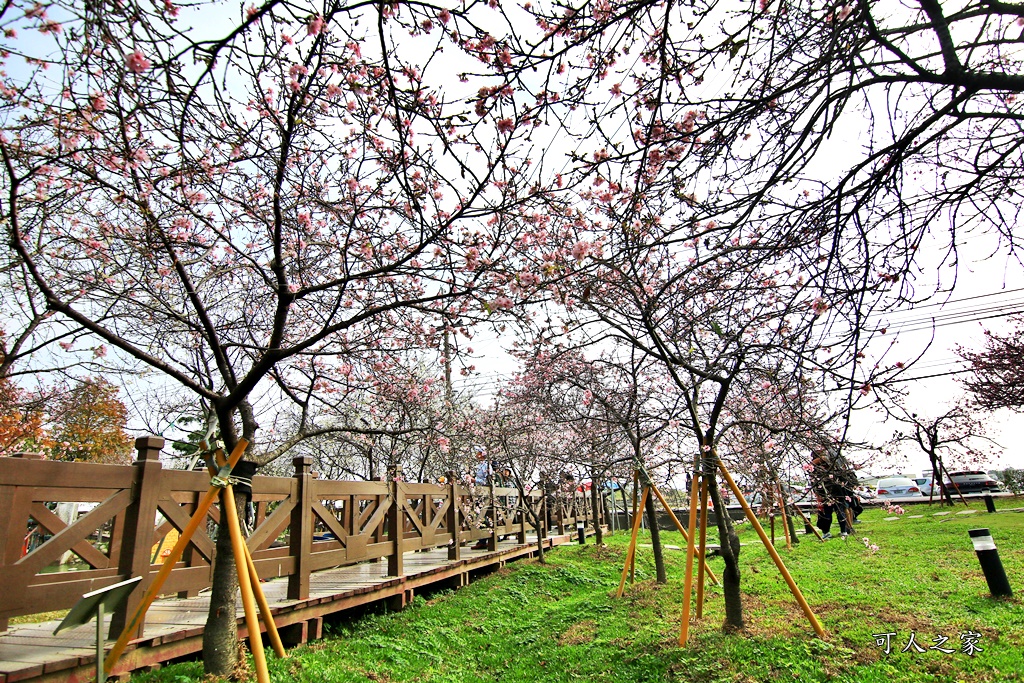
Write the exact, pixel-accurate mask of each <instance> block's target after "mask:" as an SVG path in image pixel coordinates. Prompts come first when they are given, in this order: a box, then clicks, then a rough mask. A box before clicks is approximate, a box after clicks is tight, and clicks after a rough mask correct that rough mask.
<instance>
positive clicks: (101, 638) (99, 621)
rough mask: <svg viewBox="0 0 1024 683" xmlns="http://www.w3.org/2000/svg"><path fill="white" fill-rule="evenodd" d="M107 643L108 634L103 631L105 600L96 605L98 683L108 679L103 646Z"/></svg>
mask: <svg viewBox="0 0 1024 683" xmlns="http://www.w3.org/2000/svg"><path fill="white" fill-rule="evenodd" d="M106 643H107V634H106V633H104V631H103V601H102V600H100V602H99V604H98V605H97V606H96V683H103V682H104V681H105V680H107V672H106V671H104V666H103V646H104V645H106Z"/></svg>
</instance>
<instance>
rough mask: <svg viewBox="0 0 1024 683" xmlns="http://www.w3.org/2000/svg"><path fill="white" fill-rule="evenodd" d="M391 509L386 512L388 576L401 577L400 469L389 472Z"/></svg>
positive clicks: (402, 498) (402, 493)
mask: <svg viewBox="0 0 1024 683" xmlns="http://www.w3.org/2000/svg"><path fill="white" fill-rule="evenodd" d="M390 476H391V481H390V483H389V486H390V488H391V509H390V510H388V537H389V538H390V539H391V554H390V555H388V576H401V575H402V573H403V571H404V570H405V562H404V559H405V558H404V557H403V550H402V537H403V536H405V524H403V523H402V522H403V521H404V519H405V509H404V504H405V485H404V483H403V482H402V467H401V466H398V467H395V468H394V469H393V470H391V472H390Z"/></svg>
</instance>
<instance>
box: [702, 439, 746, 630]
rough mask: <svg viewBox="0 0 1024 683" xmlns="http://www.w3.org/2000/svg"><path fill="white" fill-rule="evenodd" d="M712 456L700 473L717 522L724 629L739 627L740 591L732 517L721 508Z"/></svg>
mask: <svg viewBox="0 0 1024 683" xmlns="http://www.w3.org/2000/svg"><path fill="white" fill-rule="evenodd" d="M715 466H716V463H715V461H714V459H713V458H707V459H705V462H704V476H705V477H706V478H707V480H708V492H709V493H710V494H711V500H713V501H714V503H715V519H716V521H717V523H718V538H719V545H721V555H722V559H723V560H724V561H725V569H724V570H723V571H722V592H723V595H724V598H725V622H724V623H723V624H722V630H723V631H726V632H727V633H728V632H733V631H742V630H743V602H742V600H741V594H740V539H739V537H738V536H736V529H735V527H733V525H732V518H730V517H729V511H728V510H727V509H726V508H725V501H724V500H722V492H721V491H719V490H718V477H717V474H718V473H717V472H716V471H715Z"/></svg>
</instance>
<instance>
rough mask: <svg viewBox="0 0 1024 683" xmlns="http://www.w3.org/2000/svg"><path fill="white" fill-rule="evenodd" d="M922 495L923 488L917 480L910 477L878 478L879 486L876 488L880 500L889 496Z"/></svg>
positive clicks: (876, 494)
mask: <svg viewBox="0 0 1024 683" xmlns="http://www.w3.org/2000/svg"><path fill="white" fill-rule="evenodd" d="M919 495H921V488H920V487H919V486H918V485H917V482H916V481H914V480H913V479H910V478H909V477H887V478H885V479H879V480H878V487H877V488H876V489H875V497H876V498H878V499H879V500H886V499H887V498H907V497H908V496H919Z"/></svg>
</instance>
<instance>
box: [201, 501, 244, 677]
mask: <svg viewBox="0 0 1024 683" xmlns="http://www.w3.org/2000/svg"><path fill="white" fill-rule="evenodd" d="M235 505H236V507H237V508H238V514H239V519H244V516H243V515H244V510H243V509H242V506H244V505H245V497H244V496H235ZM220 506H221V511H222V512H221V515H220V523H219V524H218V525H217V546H216V553H215V554H214V558H213V586H212V588H211V590H210V612H209V614H208V615H207V617H206V628H205V630H204V631H203V671H204V672H205V673H207V674H211V675H214V676H221V677H225V676H230V675H231V673H232V672H233V671H234V670H235V666H236V665H237V663H238V626H237V621H236V618H235V594H236V593H237V592H238V574H237V569H236V568H235V556H234V552H233V551H232V548H231V532H230V531H229V530H228V525H227V515H226V514H224V513H223V510H224V492H223V491H221V494H220Z"/></svg>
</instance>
